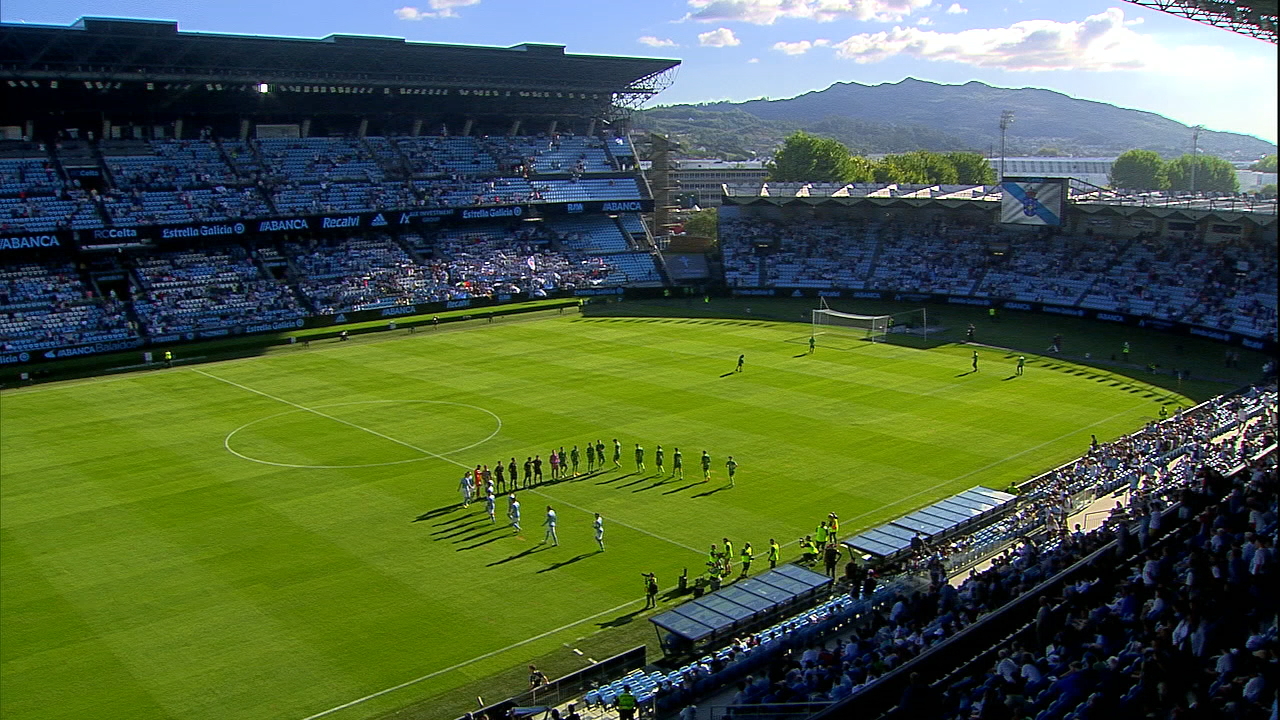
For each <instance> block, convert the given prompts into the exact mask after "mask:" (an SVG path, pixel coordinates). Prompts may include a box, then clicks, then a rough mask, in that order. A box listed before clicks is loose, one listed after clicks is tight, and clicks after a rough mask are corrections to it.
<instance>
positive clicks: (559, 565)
mask: <svg viewBox="0 0 1280 720" xmlns="http://www.w3.org/2000/svg"><path fill="white" fill-rule="evenodd" d="M592 555H595V553H582V554H581V555H578V556H577V557H572V558H569V559H568V560H564V561H562V562H558V563H555V564H553V565H548V566H546V567H544V568H542V569H541V570H539V571H538V572H540V573H546V572H551V571H553V570H559V569H560V568H562V567H564V566H565V565H572V564H574V563H576V562H578V561H579V560H582V559H583V558H589V557H591V556H592Z"/></svg>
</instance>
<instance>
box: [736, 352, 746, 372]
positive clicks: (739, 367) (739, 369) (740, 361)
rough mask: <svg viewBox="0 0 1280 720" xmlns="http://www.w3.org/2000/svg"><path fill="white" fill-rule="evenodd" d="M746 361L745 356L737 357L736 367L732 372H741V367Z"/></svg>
mask: <svg viewBox="0 0 1280 720" xmlns="http://www.w3.org/2000/svg"><path fill="white" fill-rule="evenodd" d="M746 361H747V356H746V355H739V356H738V367H737V368H736V369H735V370H734V372H742V365H743V363H745V362H746Z"/></svg>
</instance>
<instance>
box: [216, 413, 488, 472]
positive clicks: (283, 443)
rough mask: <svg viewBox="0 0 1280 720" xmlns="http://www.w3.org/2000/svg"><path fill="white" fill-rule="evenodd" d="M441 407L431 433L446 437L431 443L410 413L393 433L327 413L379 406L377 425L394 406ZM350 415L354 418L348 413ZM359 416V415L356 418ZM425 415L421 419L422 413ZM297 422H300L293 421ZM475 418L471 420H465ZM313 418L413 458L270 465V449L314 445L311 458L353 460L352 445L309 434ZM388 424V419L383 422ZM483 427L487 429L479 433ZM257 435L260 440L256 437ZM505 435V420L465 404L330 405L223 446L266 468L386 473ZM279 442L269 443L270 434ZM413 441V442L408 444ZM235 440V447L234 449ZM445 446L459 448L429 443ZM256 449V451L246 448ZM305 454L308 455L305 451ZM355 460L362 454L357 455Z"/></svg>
mask: <svg viewBox="0 0 1280 720" xmlns="http://www.w3.org/2000/svg"><path fill="white" fill-rule="evenodd" d="M410 405H417V406H438V407H439V409H440V410H444V411H445V412H444V413H439V412H432V413H429V415H434V416H436V417H428V418H427V422H428V425H429V426H428V427H426V428H425V430H427V431H429V432H430V431H435V432H440V433H442V434H443V437H439V436H437V437H435V438H432V437H427V438H425V439H420V438H419V437H418V435H417V434H416V433H415V430H420V429H423V428H415V427H414V426H413V423H414V422H415V421H417V422H419V423H421V422H422V420H423V419H422V418H421V417H417V418H415V417H412V413H408V414H405V413H403V411H401V412H400V413H398V414H397V417H395V418H394V420H395V422H396V424H395V426H394V427H381V428H379V427H367V426H366V424H362V423H361V422H359V421H354V420H351V419H349V418H348V417H343V416H342V414H340V413H331V412H325V411H329V410H334V409H337V408H350V407H353V406H366V408H370V407H371V406H381V407H378V408H372V409H374V410H376V411H377V412H374V413H372V414H373V415H375V417H374V418H373V420H377V419H378V418H377V417H376V416H377V415H383V416H385V415H387V414H388V412H389V411H391V410H393V408H394V406H410ZM477 413H479V414H480V415H481V416H487V417H483V419H482V420H478V419H477V418H476V417H475V416H476V414H477ZM348 414H350V413H348ZM357 414H358V413H357ZM419 415H421V413H419ZM291 416H297V417H291ZM467 416H471V417H467ZM308 417H309V418H313V419H314V420H315V421H316V422H320V423H327V424H329V425H332V426H346V427H347V428H348V429H349V431H352V432H355V433H356V434H358V435H360V436H363V439H364V440H367V441H370V442H372V443H374V444H378V445H383V446H398V449H399V451H401V453H400V454H408V455H410V457H401V458H397V459H392V460H386V461H382V462H352V461H350V460H348V461H347V462H341V461H338V462H333V463H323V462H282V461H280V460H279V459H275V460H273V459H269V458H270V457H271V455H272V452H271V450H272V448H271V447H269V446H271V445H274V446H275V447H274V449H275V450H276V451H277V452H279V451H281V450H284V451H285V452H289V451H293V452H299V450H298V449H297V448H296V447H294V446H295V445H297V444H298V443H306V442H311V443H312V444H313V445H314V446H315V447H313V448H312V449H311V451H312V452H322V453H329V452H336V453H338V454H344V453H346V454H349V453H351V452H353V450H352V448H356V447H359V446H357V444H356V443H351V442H340V443H335V442H331V440H332V437H333V436H332V435H331V434H330V433H317V434H314V435H313V434H311V433H308V432H306V431H307V430H308V429H309V428H307V427H306V426H307V425H308V424H309V422H311V421H310V420H308V419H307V418H308ZM383 419H384V420H385V419H386V418H385V417H384V418H383ZM273 420H277V421H279V423H277V424H276V427H271V426H272V425H273V424H272V423H271V421H273ZM481 425H483V426H484V427H480V426H481ZM490 425H491V426H492V430H491V431H490V432H489V433H488V435H486V436H485V437H483V438H482V439H480V440H475V441H473V442H470V443H467V442H466V440H467V439H469V437H472V438H473V437H476V436H477V435H478V434H479V433H480V432H484V430H485V428H487V427H489V426H490ZM255 431H256V435H257V437H255ZM501 431H502V418H500V417H498V415H497V414H496V413H494V412H492V411H490V410H487V409H485V408H482V407H479V406H477V405H468V404H466V403H458V402H449V401H447V400H356V401H353V402H341V403H329V404H325V405H315V406H313V407H310V408H295V409H292V410H285V411H284V412H278V413H275V414H274V415H267V416H266V417H261V418H258V419H257V420H253V421H250V422H247V423H245V424H244V425H241V426H240V427H238V428H236V429H235V430H232V431H231V432H230V433H227V436H226V438H224V439H223V441H222V446H223V447H224V448H226V450H227V452H229V453H231V454H232V455H235V456H236V457H238V458H241V459H244V460H248V461H250V462H255V463H259V464H262V465H272V466H275V467H286V468H299V469H310V470H346V469H355V468H369V467H384V466H389V465H406V464H408V463H415V462H422V461H423V460H430V459H432V458H437V459H441V458H443V459H448V456H449V455H453V454H455V453H460V452H464V451H466V450H470V449H472V448H475V447H478V446H480V445H483V444H484V443H486V442H489V441H490V440H492V439H493V438H494V437H495V436H497V434H498V433H499V432H501ZM273 433H274V434H275V435H277V436H278V437H274V438H273V437H271V435H272V434H273ZM406 437H408V438H411V439H412V441H410V440H406V439H405V438H406ZM233 440H234V441H236V442H235V445H238V446H239V449H237V448H236V447H234V446H233ZM433 440H435V441H436V442H444V443H447V444H448V445H458V446H457V447H446V448H445V449H440V450H437V449H436V448H435V447H432V445H431V443H432V441H433ZM255 444H256V445H257V446H258V447H257V448H254V447H246V446H253V445H255ZM304 451H305V450H304ZM354 452H356V453H357V454H358V453H359V452H360V451H359V450H354Z"/></svg>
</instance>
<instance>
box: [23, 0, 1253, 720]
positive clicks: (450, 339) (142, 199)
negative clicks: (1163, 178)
mask: <svg viewBox="0 0 1280 720" xmlns="http://www.w3.org/2000/svg"><path fill="white" fill-rule="evenodd" d="M679 64H680V62H679V61H678V60H663V59H654V58H637V57H622V56H599V55H579V54H573V53H571V52H569V51H568V50H567V48H565V47H563V46H557V45H536V44H525V45H518V46H513V47H478V46H464V45H444V44H430V43H418V42H407V41H405V40H401V39H396V38H384V37H368V36H356V35H333V36H329V37H325V38H323V39H299V38H284V37H264V36H249V35H215V34H202V33H195V32H187V31H181V30H179V28H178V26H177V24H176V23H173V22H158V21H143V20H123V19H109V18H84V19H82V20H81V21H79V22H77V23H75V24H74V25H71V26H61V27H58V26H48V25H34V24H31V25H27V24H0V76H2V77H0V93H2V95H0V97H3V102H0V134H2V135H3V138H4V139H3V140H0V279H2V280H3V284H2V285H0V386H2V387H0V478H2V480H0V558H2V560H3V562H2V563H0V633H2V636H0V640H2V641H0V656H2V658H3V660H2V665H0V703H3V716H4V717H5V718H12V719H13V720H52V719H54V718H83V717H101V718H129V719H148V718H184V719H186V720H215V719H216V720H240V719H244V720H249V719H251V718H252V719H256V718H284V719H286V720H318V719H319V718H333V719H334V720H346V719H357V718H371V719H377V718H393V717H394V718H432V719H445V720H452V719H453V718H484V719H487V720H498V719H499V718H536V719H542V718H566V719H569V720H573V719H576V720H583V719H587V718H590V719H592V720H601V719H605V720H613V719H614V718H621V719H624V720H625V719H626V718H633V717H637V716H639V717H645V718H679V719H680V720H693V719H695V718H697V719H700V720H701V719H709V718H714V719H715V720H720V718H724V717H732V718H738V717H744V718H745V717H751V718H758V719H773V718H778V719H782V718H790V719H797V720H798V719H800V718H821V719H834V718H850V717H866V718H880V717H886V718H888V717H896V718H922V719H928V718H976V717H981V718H1009V719H1010V720H1012V719H1015V718H1018V719H1021V718H1027V719H1028V720H1030V719H1035V720H1066V719H1067V718H1074V719H1076V720H1096V719H1098V718H1110V717H1124V716H1134V717H1159V718H1165V717H1232V718H1241V719H1245V718H1255V717H1268V716H1272V717H1274V715H1273V713H1274V708H1275V706H1276V705H1275V703H1276V700H1275V697H1276V687H1277V679H1276V675H1275V669H1274V668H1275V660H1276V652H1277V625H1276V613H1277V607H1276V594H1275V592H1274V587H1275V585H1274V582H1275V574H1276V557H1275V549H1274V543H1275V537H1276V531H1277V486H1276V480H1277V477H1276V409H1277V392H1276V384H1275V383H1276V379H1275V371H1276V366H1275V353H1276V342H1277V315H1276V305H1277V237H1276V228H1277V215H1276V204H1275V201H1274V200H1271V201H1269V202H1258V201H1257V200H1256V199H1247V200H1246V199H1243V198H1240V197H1229V196H1217V195H1209V194H1203V193H1202V194H1184V195H1181V196H1173V195H1169V196H1160V197H1154V196H1151V195H1149V194H1148V195H1132V194H1125V193H1123V192H1118V191H1113V190H1109V189H1104V188H1101V187H1097V186H1095V185H1090V184H1087V183H1081V182H1077V181H1074V180H1070V179H1067V178H1037V177H1002V178H1001V179H1000V182H998V183H996V184H991V185H902V184H860V183H849V184H841V183H819V182H812V183H802V182H764V183H754V184H750V185H737V184H729V185H725V186H724V187H723V191H722V194H721V195H722V197H721V204H720V209H719V213H718V217H719V220H718V222H719V225H718V243H714V244H709V243H700V242H697V241H696V239H694V238H687V237H686V238H676V237H673V236H672V234H671V232H670V231H671V229H672V227H673V225H674V223H673V221H672V220H671V218H672V217H673V215H672V213H673V212H674V211H675V210H676V208H675V206H674V205H673V204H672V197H673V194H674V192H675V191H676V190H678V188H676V187H673V186H671V184H670V180H669V178H668V176H667V174H666V173H665V171H664V168H665V167H666V166H667V162H668V156H667V153H668V152H669V151H670V148H669V147H668V144H667V143H666V142H665V140H664V139H663V138H661V137H653V136H643V135H641V134H638V133H634V132H633V128H632V124H631V112H632V111H633V110H634V109H636V108H638V107H640V105H642V104H643V103H645V102H648V101H650V100H652V99H653V98H654V97H655V96H657V95H658V94H659V93H660V92H662V91H663V90H664V89H665V88H666V87H668V86H669V85H670V84H671V82H673V80H674V77H675V73H676V71H677V69H678V67H679ZM642 160H644V161H645V163H644V164H643V166H642V163H641V161H642ZM82 433H83V434H82ZM1267 578H1271V579H1270V580H1268V579H1267ZM1268 587H1271V588H1272V590H1270V591H1268V590H1266V588H1268Z"/></svg>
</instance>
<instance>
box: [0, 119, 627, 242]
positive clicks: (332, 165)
mask: <svg viewBox="0 0 1280 720" xmlns="http://www.w3.org/2000/svg"><path fill="white" fill-rule="evenodd" d="M59 148H60V152H61V153H62V155H61V157H62V159H63V160H66V161H68V162H70V161H71V160H72V158H74V162H75V164H76V166H77V168H86V169H89V170H90V171H93V170H102V171H103V173H102V174H103V176H104V178H105V183H104V184H103V185H102V186H101V187H92V188H90V187H88V186H85V188H81V187H80V186H79V184H78V182H77V181H74V180H73V181H70V182H64V180H63V176H62V175H61V174H60V172H59V169H58V167H57V164H56V162H55V161H54V160H53V158H52V157H51V156H50V155H49V154H48V153H47V152H46V151H45V149H44V148H38V149H35V148H33V149H31V151H30V152H31V153H35V154H38V155H39V156H40V157H30V158H17V159H9V158H0V230H20V231H47V230H56V229H63V228H73V229H80V228H96V227H102V226H104V225H105V224H112V225H120V226H136V225H144V224H169V223H172V224H179V223H189V222H206V221H216V220H228V219H232V220H233V219H242V218H257V217H270V216H275V215H296V214H321V213H331V212H358V211H373V210H387V209H398V208H405V209H409V208H415V207H468V206H491V205H505V204H519V203H541V202H569V201H573V202H578V201H591V200H638V199H640V193H641V189H640V187H639V186H638V185H637V183H636V181H635V179H634V178H628V177H621V178H620V177H594V178H593V177H591V176H592V175H602V174H610V173H617V172H619V168H618V167H616V166H615V165H614V164H613V162H612V161H611V160H610V158H609V156H608V154H607V153H606V151H605V149H604V142H603V141H602V140H600V139H598V138H590V137H586V136H574V135H564V134H551V135H535V136H512V137H506V136H484V137H401V138H384V137H366V138H349V137H348V138H260V139H251V140H221V141H219V140H213V139H210V138H208V137H201V138H200V139H189V140H173V139H169V140H152V141H132V140H131V141H107V142H101V143H97V144H94V143H91V142H89V141H75V142H74V143H72V142H66V143H63V144H61V145H60V146H59ZM95 151H96V152H97V153H98V155H95ZM531 178H532V179H531ZM99 206H101V207H100V208H99ZM100 210H101V212H100Z"/></svg>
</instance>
